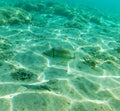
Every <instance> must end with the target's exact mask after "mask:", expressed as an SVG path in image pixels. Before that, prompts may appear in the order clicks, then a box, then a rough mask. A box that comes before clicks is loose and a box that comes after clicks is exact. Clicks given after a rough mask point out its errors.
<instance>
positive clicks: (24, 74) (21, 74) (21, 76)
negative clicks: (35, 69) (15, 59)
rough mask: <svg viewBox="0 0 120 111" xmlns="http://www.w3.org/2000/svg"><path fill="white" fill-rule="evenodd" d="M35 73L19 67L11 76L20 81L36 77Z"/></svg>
mask: <svg viewBox="0 0 120 111" xmlns="http://www.w3.org/2000/svg"><path fill="white" fill-rule="evenodd" d="M34 76H35V75H34V74H33V73H32V72H30V71H28V70H26V69H23V68H21V69H17V71H15V72H13V73H11V77H12V78H13V79H14V80H18V81H28V80H31V79H33V78H34Z"/></svg>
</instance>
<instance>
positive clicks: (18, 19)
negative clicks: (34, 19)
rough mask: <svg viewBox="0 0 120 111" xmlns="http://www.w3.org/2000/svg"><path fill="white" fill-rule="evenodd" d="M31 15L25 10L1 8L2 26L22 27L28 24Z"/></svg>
mask: <svg viewBox="0 0 120 111" xmlns="http://www.w3.org/2000/svg"><path fill="white" fill-rule="evenodd" d="M30 21H31V15H30V14H29V13H28V12H26V11H25V10H22V9H19V8H11V7H1V8H0V25H21V24H28V23H29V22H30Z"/></svg>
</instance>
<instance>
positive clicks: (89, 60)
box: [83, 56, 98, 69]
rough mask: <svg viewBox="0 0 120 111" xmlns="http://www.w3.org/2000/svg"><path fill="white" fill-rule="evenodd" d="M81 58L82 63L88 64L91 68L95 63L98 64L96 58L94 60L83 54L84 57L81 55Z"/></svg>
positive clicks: (94, 66)
mask: <svg viewBox="0 0 120 111" xmlns="http://www.w3.org/2000/svg"><path fill="white" fill-rule="evenodd" d="M83 59H84V62H83V63H85V64H87V65H88V66H90V67H92V68H93V69H95V68H96V65H97V64H98V62H97V60H95V59H93V58H91V57H89V56H85V57H83Z"/></svg>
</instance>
